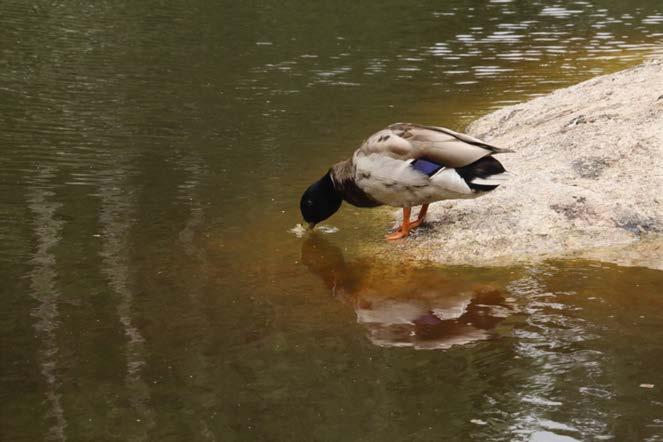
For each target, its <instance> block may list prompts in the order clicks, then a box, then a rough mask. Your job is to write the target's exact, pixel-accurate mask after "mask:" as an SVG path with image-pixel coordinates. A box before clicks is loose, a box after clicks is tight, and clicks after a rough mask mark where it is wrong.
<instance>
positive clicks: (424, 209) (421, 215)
mask: <svg viewBox="0 0 663 442" xmlns="http://www.w3.org/2000/svg"><path fill="white" fill-rule="evenodd" d="M426 212H428V204H424V205H422V206H421V209H420V210H419V215H417V220H416V221H412V222H411V223H410V229H414V228H417V227H419V226H420V225H422V224H423V223H424V218H425V217H426Z"/></svg>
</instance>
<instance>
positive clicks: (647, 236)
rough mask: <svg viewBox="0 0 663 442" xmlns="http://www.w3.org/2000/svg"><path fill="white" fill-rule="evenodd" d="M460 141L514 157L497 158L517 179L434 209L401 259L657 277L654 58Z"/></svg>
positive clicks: (511, 109) (660, 109) (561, 92)
mask: <svg viewBox="0 0 663 442" xmlns="http://www.w3.org/2000/svg"><path fill="white" fill-rule="evenodd" d="M467 133H468V134H470V135H473V136H476V137H478V138H481V139H484V140H486V141H487V142H490V143H491V144H495V145H497V146H501V147H507V148H511V149H513V150H515V151H516V152H515V153H511V154H503V155H497V156H496V157H497V158H498V159H499V160H500V162H502V163H503V164H504V166H505V168H506V169H507V170H509V171H511V172H512V173H514V174H515V175H516V176H515V178H514V179H513V180H511V181H509V182H508V183H506V184H504V185H502V186H501V187H500V188H498V189H496V190H495V191H493V192H491V193H489V194H487V195H484V196H482V197H480V198H477V199H475V200H449V201H441V202H438V203H435V204H432V205H431V207H430V210H429V215H428V217H427V220H428V226H427V227H425V228H421V229H419V231H418V232H415V233H414V235H413V236H412V237H411V238H409V239H408V240H407V241H404V242H403V243H402V244H400V245H398V246H397V247H398V248H399V249H400V250H399V251H401V252H402V253H404V254H405V255H406V256H407V258H408V259H417V260H426V261H431V262H433V263H437V264H454V265H455V264H460V265H480V266H486V265H512V264H522V263H531V262H537V261H541V260H545V259H554V258H586V259H592V260H599V261H604V262H612V263H617V264H621V265H631V266H645V267H650V268H657V269H663V259H662V258H660V257H661V256H663V195H661V193H660V190H659V189H660V188H662V187H663V165H662V164H661V160H662V159H663V57H660V56H658V57H654V58H651V59H649V60H647V61H645V62H644V63H642V64H640V65H638V66H635V67H632V68H629V69H626V70H623V71H619V72H616V73H612V74H607V75H602V76H599V77H594V78H592V79H590V80H587V81H584V82H582V83H579V84H577V85H574V86H570V87H567V88H563V89H558V90H556V91H553V92H552V93H550V94H547V95H544V96H541V97H537V98H534V99H532V100H529V101H527V102H524V103H520V104H516V105H513V106H508V107H505V108H502V109H499V110H497V111H494V112H492V113H490V114H488V115H486V116H484V117H481V118H479V119H478V120H476V121H474V122H473V123H471V124H470V125H469V126H468V128H467Z"/></svg>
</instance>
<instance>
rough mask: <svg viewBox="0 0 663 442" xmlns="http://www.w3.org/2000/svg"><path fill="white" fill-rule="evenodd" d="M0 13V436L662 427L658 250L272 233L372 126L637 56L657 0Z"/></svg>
mask: <svg viewBox="0 0 663 442" xmlns="http://www.w3.org/2000/svg"><path fill="white" fill-rule="evenodd" d="M1 9H2V14H1V15H2V26H0V41H1V42H2V43H1V44H0V63H1V64H2V69H0V115H1V118H0V122H1V130H0V149H2V155H0V171H1V172H0V239H1V240H2V247H1V248H0V272H1V276H2V281H3V282H2V285H0V300H1V301H2V303H3V308H2V310H1V313H0V354H1V357H0V440H3V441H4V440H7V441H24V440H25V441H32V440H44V439H49V440H50V439H53V440H231V441H232V440H236V441H243V440H306V441H308V440H363V441H369V440H370V441H373V440H374V441H378V440H380V441H382V440H431V441H432V440H479V441H485V440H595V439H596V440H601V439H610V438H611V439H612V440H657V439H660V438H661V435H662V434H663V393H661V391H662V390H661V389H662V388H663V375H662V374H661V373H663V358H662V357H661V355H662V354H663V344H662V342H663V332H662V331H661V330H663V327H662V326H663V300H662V299H661V294H662V293H661V287H663V272H660V271H655V270H650V269H646V268H639V267H618V266H614V265H605V264H597V263H594V262H590V261H549V262H545V263H543V264H536V265H534V264H533V265H529V266H518V267H494V268H492V267H491V268H477V267H450V266H446V267H445V266H435V265H431V264H428V263H421V262H411V261H409V260H407V259H403V258H402V256H400V250H401V249H402V247H407V242H405V244H404V245H400V246H398V247H393V249H390V248H389V245H384V244H383V241H384V240H383V235H384V233H385V231H386V230H387V228H388V227H390V224H391V222H392V218H391V215H390V213H389V211H387V210H383V209H376V210H360V209H355V208H351V207H346V206H344V207H343V208H342V209H341V211H340V212H339V213H338V214H337V215H335V216H334V217H333V218H331V219H330V220H328V221H327V222H326V223H325V224H326V225H327V229H323V230H322V231H319V232H315V233H313V234H306V235H303V236H302V237H298V236H297V235H295V234H293V233H291V232H290V230H291V229H292V228H293V227H294V226H295V225H296V224H297V223H299V222H301V220H300V218H299V213H298V202H299V196H300V194H301V192H302V190H303V189H304V188H306V186H307V185H308V184H310V182H312V181H313V180H314V179H316V178H318V177H319V176H320V175H322V174H323V173H324V172H325V171H326V169H327V168H328V167H329V165H331V164H332V163H334V162H336V161H338V160H340V159H343V158H345V157H347V156H348V155H349V154H350V152H351V151H352V150H353V149H354V148H355V147H356V146H357V145H358V144H359V143H360V142H361V140H362V138H363V137H365V136H366V135H367V134H369V133H371V132H373V131H375V130H377V129H380V128H382V127H384V126H385V125H386V124H389V123H392V122H395V121H399V120H401V121H415V122H421V123H429V124H439V125H444V126H447V127H450V128H454V129H458V130H462V129H463V127H464V126H465V125H466V124H467V123H469V122H470V121H472V120H473V119H474V118H476V117H477V116H479V115H482V114H484V113H486V112H489V111H490V110H492V109H495V108H498V107H500V106H504V105H506V104H511V103H515V102H519V101H523V100H526V99H528V98H530V97H533V96H537V95H541V94H545V93H548V92H550V91H552V90H554V89H556V88H559V87H563V86H567V85H571V84H574V83H577V82H579V81H582V80H586V79H589V78H591V77H592V76H595V75H599V74H602V73H608V72H613V71H615V70H618V69H621V68H625V67H628V66H632V65H634V64H637V63H639V62H640V61H641V60H642V59H643V58H644V57H646V56H647V55H649V54H651V53H653V52H659V53H660V47H661V41H662V40H663V31H662V25H663V7H662V6H661V4H660V2H659V1H654V0H637V1H632V2H617V1H611V0H589V1H567V0H562V1H558V2H549V1H542V0H539V1H533V2H520V1H515V0H514V1H511V0H493V1H486V2H476V1H468V0H452V1H449V2H443V3H440V2H433V1H428V0H424V1H420V2H417V3H416V4H409V5H407V7H404V6H403V5H402V4H400V3H396V2H386V3H385V2H382V3H381V4H380V5H370V4H367V3H365V2H348V1H334V2H325V3H324V4H320V3H319V2H304V1H300V0H293V1H289V2H285V3H284V2H278V3H277V2H272V1H266V2H262V3H261V4H249V3H246V2H221V3H213V2H212V3H210V2H199V1H192V2H156V1H151V0H148V1H144V2H125V1H118V2H112V3H104V2H95V3H93V4H92V3H91V4H89V5H82V4H78V3H74V2H67V1H59V2H41V1H38V2H30V3H26V2H19V1H13V0H10V1H8V2H4V3H3V5H2V8H1ZM477 204H480V200H477ZM424 233H425V232H424ZM378 244H379V245H380V247H379V248H378V247H376V248H375V249H376V250H378V249H379V253H377V254H374V253H370V252H367V250H371V247H372V246H373V245H378Z"/></svg>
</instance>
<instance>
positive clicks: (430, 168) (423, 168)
mask: <svg viewBox="0 0 663 442" xmlns="http://www.w3.org/2000/svg"><path fill="white" fill-rule="evenodd" d="M410 166H412V168H413V169H414V170H418V171H419V172H421V173H425V174H426V175H428V176H433V175H435V173H436V172H437V171H438V170H440V169H442V167H444V166H441V165H439V164H437V163H433V162H432V161H428V160H424V159H422V158H419V159H418V160H414V161H413V162H412V163H411V164H410Z"/></svg>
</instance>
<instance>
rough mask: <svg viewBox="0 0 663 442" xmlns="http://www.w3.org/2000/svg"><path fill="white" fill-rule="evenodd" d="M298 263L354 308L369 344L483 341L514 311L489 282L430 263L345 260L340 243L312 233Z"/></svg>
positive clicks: (443, 346)
mask: <svg viewBox="0 0 663 442" xmlns="http://www.w3.org/2000/svg"><path fill="white" fill-rule="evenodd" d="M302 262H303V263H304V264H305V265H306V266H307V267H308V269H309V270H310V271H311V272H312V273H314V274H315V275H318V276H319V277H320V278H321V279H322V280H323V281H324V283H325V285H326V286H327V287H328V288H329V289H330V290H331V292H332V294H333V296H334V297H336V298H338V299H339V300H341V301H342V302H344V303H347V304H349V305H352V306H353V307H354V309H355V312H356V314H357V321H358V322H359V323H360V324H362V325H364V326H365V327H366V328H367V329H368V337H369V339H370V340H371V342H373V343H374V344H376V345H379V346H383V347H413V348H415V349H447V348H449V347H451V346H453V345H463V344H468V343H470V342H475V341H478V340H482V339H487V338H489V337H491V336H492V335H493V331H494V329H495V327H496V326H497V324H498V323H500V321H502V320H503V319H504V318H506V317H507V316H508V315H509V314H511V312H512V311H513V306H512V305H510V303H509V302H507V299H505V298H504V296H503V295H502V292H501V291H500V290H498V289H496V288H495V287H492V286H490V285H481V284H476V283H472V282H471V281H467V280H466V279H461V278H459V277H450V276H449V275H448V274H446V273H445V272H444V270H443V269H441V268H436V267H432V266H429V267H425V266H422V265H418V264H410V263H403V262H389V261H384V260H382V261H380V260H376V259H375V258H373V257H360V258H357V259H355V260H352V261H346V260H345V258H344V256H343V253H342V251H341V250H340V249H339V248H338V247H336V246H334V245H333V244H331V243H330V242H329V241H327V240H326V239H324V238H322V237H320V236H318V235H315V234H313V235H311V236H309V237H308V238H306V240H305V241H304V244H303V246H302Z"/></svg>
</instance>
